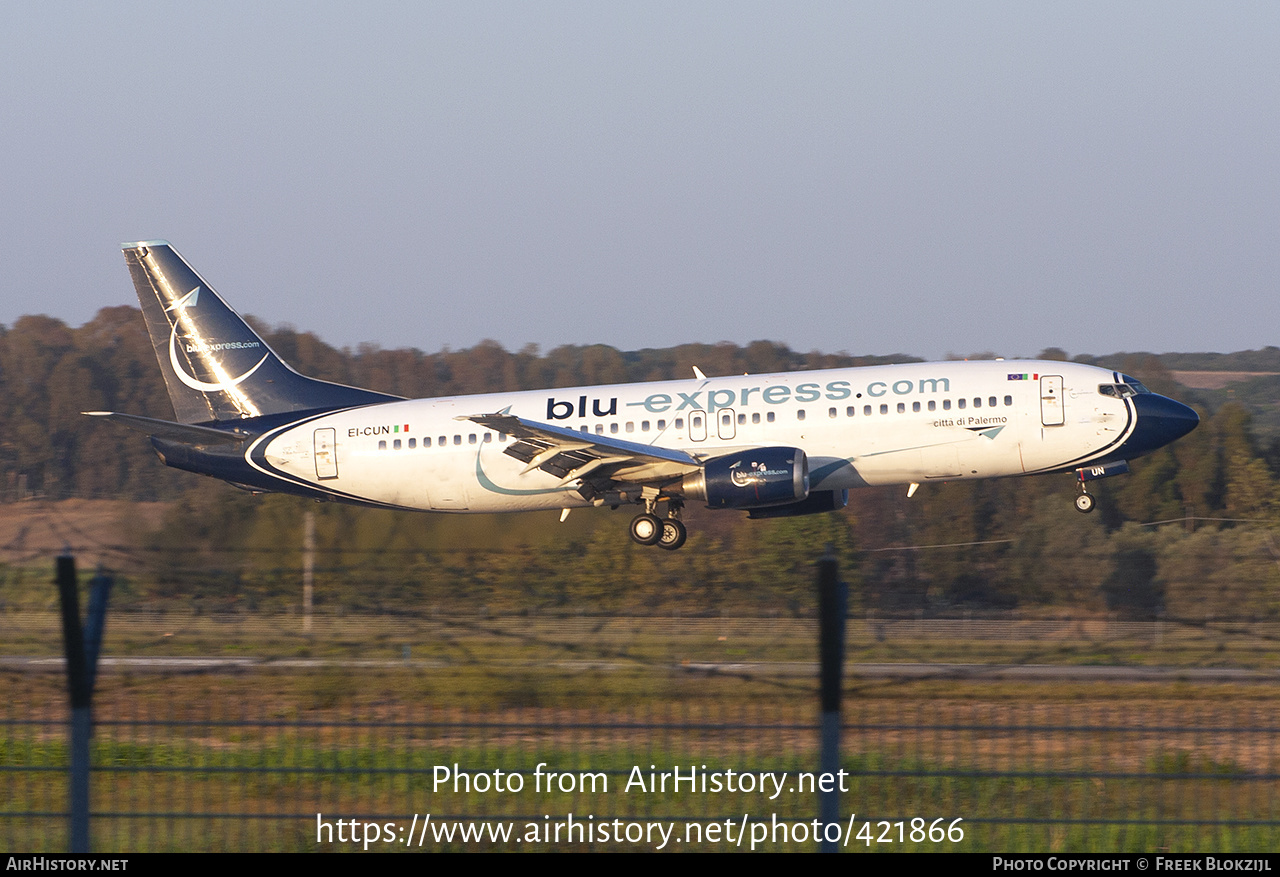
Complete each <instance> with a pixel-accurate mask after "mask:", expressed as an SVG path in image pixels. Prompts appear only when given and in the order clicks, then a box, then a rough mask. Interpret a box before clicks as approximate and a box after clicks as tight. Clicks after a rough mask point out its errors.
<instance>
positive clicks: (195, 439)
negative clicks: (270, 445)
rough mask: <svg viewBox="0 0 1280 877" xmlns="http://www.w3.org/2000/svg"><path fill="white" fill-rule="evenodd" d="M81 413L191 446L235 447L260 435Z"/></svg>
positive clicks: (128, 416) (109, 413) (130, 416)
mask: <svg viewBox="0 0 1280 877" xmlns="http://www.w3.org/2000/svg"><path fill="white" fill-rule="evenodd" d="M80 413H81V414H85V415H87V416H89V417H101V418H102V419H103V420H110V421H111V422H112V423H118V424H120V425H121V426H127V427H129V429H136V430H137V431H138V432H144V433H146V434H147V435H153V436H158V437H159V438H166V439H171V440H173V441H177V442H185V443H186V444H190V445H235V444H239V443H240V442H243V441H246V440H248V439H251V438H253V437H254V436H256V435H258V433H249V432H244V431H241V430H227V429H214V428H213V427H211V426H195V425H193V424H190V423H174V422H173V421H171V420H156V419H155V418H154V417H142V416H139V415H137V414H117V413H116V412H114V411H81V412H80Z"/></svg>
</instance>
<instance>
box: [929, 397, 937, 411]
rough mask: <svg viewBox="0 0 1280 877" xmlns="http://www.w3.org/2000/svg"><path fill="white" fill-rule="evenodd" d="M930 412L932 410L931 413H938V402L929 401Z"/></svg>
mask: <svg viewBox="0 0 1280 877" xmlns="http://www.w3.org/2000/svg"><path fill="white" fill-rule="evenodd" d="M929 410H930V411H937V410H938V403H937V402H935V401H934V400H933V399H930V400H929Z"/></svg>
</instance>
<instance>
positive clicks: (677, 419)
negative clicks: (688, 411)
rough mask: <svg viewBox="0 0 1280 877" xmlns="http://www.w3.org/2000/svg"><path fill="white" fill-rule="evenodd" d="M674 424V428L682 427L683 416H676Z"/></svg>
mask: <svg viewBox="0 0 1280 877" xmlns="http://www.w3.org/2000/svg"><path fill="white" fill-rule="evenodd" d="M675 426H676V429H684V418H683V417H677V418H676V423H675Z"/></svg>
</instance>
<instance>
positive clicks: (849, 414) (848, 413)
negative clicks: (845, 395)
mask: <svg viewBox="0 0 1280 877" xmlns="http://www.w3.org/2000/svg"><path fill="white" fill-rule="evenodd" d="M857 410H858V409H857V408H855V407H854V406H852V405H850V406H849V407H848V408H846V409H844V416H845V417H852V416H853V415H854V412H856V411H857Z"/></svg>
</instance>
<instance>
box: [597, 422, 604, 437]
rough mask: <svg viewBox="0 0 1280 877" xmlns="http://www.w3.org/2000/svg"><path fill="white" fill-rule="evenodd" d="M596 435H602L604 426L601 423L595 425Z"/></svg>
mask: <svg viewBox="0 0 1280 877" xmlns="http://www.w3.org/2000/svg"><path fill="white" fill-rule="evenodd" d="M596 435H604V424H603V423H597V424H596Z"/></svg>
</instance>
